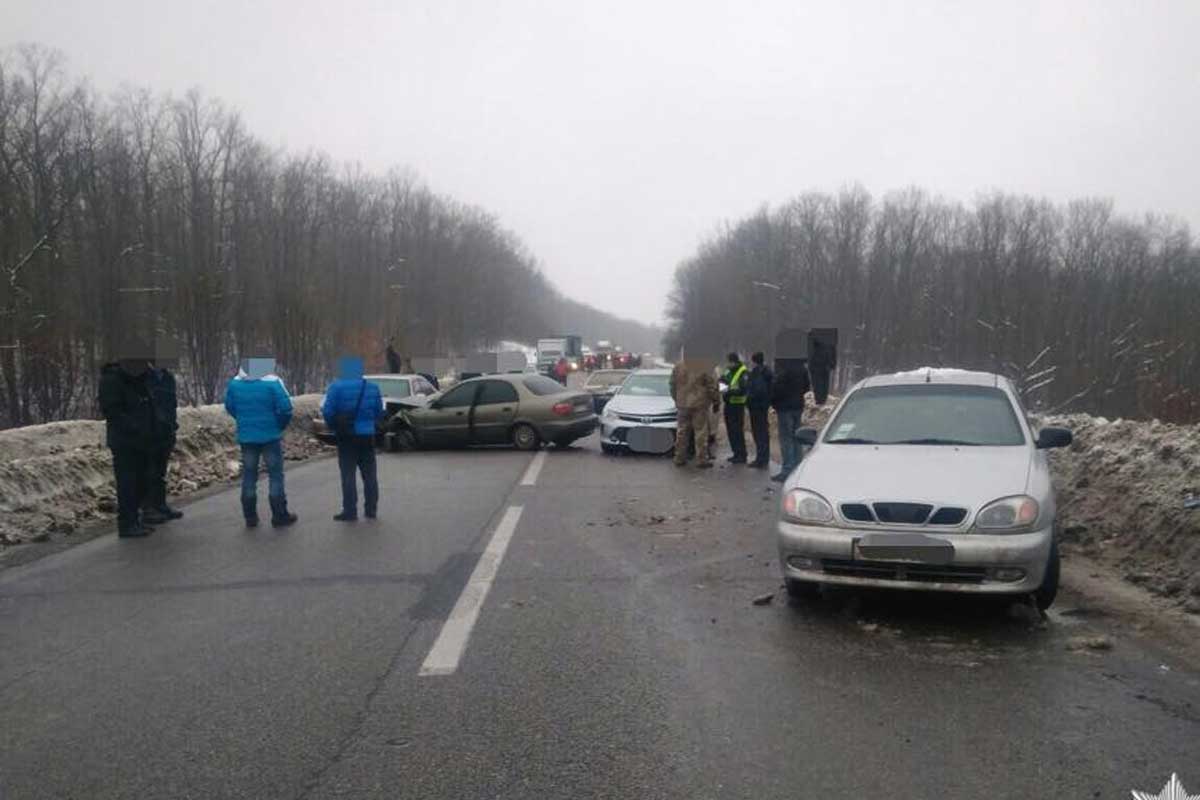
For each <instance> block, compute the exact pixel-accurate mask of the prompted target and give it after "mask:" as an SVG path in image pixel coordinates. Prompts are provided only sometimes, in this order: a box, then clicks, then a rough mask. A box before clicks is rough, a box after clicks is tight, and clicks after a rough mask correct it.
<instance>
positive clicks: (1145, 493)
mask: <svg viewBox="0 0 1200 800" xmlns="http://www.w3.org/2000/svg"><path fill="white" fill-rule="evenodd" d="M1040 422H1041V424H1042V425H1059V426H1062V427H1064V428H1069V429H1070V430H1071V431H1072V432H1073V433H1074V435H1075V442H1074V444H1072V445H1071V447H1069V448H1066V449H1063V450H1057V451H1052V452H1051V454H1050V462H1051V465H1052V467H1053V470H1054V477H1055V484H1056V487H1057V490H1058V517H1059V522H1060V529H1061V536H1062V542H1063V543H1064V549H1065V550H1066V551H1067V552H1070V551H1071V550H1072V549H1078V550H1079V551H1081V552H1083V553H1084V554H1086V555H1088V556H1089V557H1091V558H1093V559H1095V560H1097V561H1100V562H1102V563H1104V564H1106V565H1108V566H1110V567H1112V568H1114V569H1115V570H1117V572H1118V573H1119V574H1121V575H1123V576H1124V577H1125V579H1126V580H1128V581H1130V582H1132V583H1136V584H1139V585H1141V586H1142V587H1143V588H1145V589H1147V590H1148V591H1150V592H1153V593H1154V594H1157V595H1160V596H1162V597H1167V598H1170V599H1172V600H1174V601H1176V602H1178V603H1179V604H1181V605H1184V606H1186V607H1187V608H1188V610H1190V611H1193V612H1196V613H1200V509H1197V510H1188V509H1185V508H1184V505H1183V502H1184V499H1185V498H1186V497H1189V496H1192V495H1194V494H1196V493H1197V491H1198V490H1200V474H1198V473H1197V470H1198V469H1200V425H1169V424H1166V423H1162V422H1157V421H1152V422H1135V421H1131V420H1116V421H1109V420H1106V419H1104V418H1102V417H1092V416H1088V415H1086V414H1071V415H1066V416H1055V417H1045V418H1043V419H1041V420H1040Z"/></svg>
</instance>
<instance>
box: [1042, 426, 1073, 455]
mask: <svg viewBox="0 0 1200 800" xmlns="http://www.w3.org/2000/svg"><path fill="white" fill-rule="evenodd" d="M1074 440H1075V437H1074V435H1073V434H1072V433H1071V432H1070V431H1069V430H1067V429H1066V428H1042V429H1041V431H1039V432H1038V438H1037V449H1038V450H1053V449H1054V448H1056V447H1069V446H1070V445H1071V442H1072V441H1074Z"/></svg>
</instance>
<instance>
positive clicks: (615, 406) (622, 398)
mask: <svg viewBox="0 0 1200 800" xmlns="http://www.w3.org/2000/svg"><path fill="white" fill-rule="evenodd" d="M604 408H605V410H606V411H607V410H608V409H610V408H611V409H612V411H613V413H614V414H668V413H670V412H672V411H674V410H675V401H674V400H672V399H671V398H669V397H645V396H642V397H639V396H637V395H632V394H618V395H616V396H615V397H613V399H612V400H609V401H608V405H606V406H605V407H604Z"/></svg>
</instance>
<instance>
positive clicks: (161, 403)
mask: <svg viewBox="0 0 1200 800" xmlns="http://www.w3.org/2000/svg"><path fill="white" fill-rule="evenodd" d="M173 361H174V359H173V358H172V357H171V356H170V355H167V354H163V355H162V356H160V357H158V358H156V360H155V365H154V367H153V368H152V369H150V370H149V371H148V372H147V373H146V383H147V385H148V386H149V387H150V399H151V402H152V403H153V405H154V442H153V447H152V448H151V450H150V456H149V459H150V463H149V474H148V476H147V486H146V496H145V497H143V498H142V522H143V523H149V524H151V525H158V524H160V523H163V522H170V521H171V520H173V519H179V518H180V517H182V516H183V512H182V511H176V510H175V509H174V508H171V506H169V505H168V504H167V465H168V464H170V463H171V452H172V451H173V450H174V449H175V433H176V431H178V430H179V421H178V408H179V397H178V394H177V392H176V389H175V376H174V375H172V374H171V371H170V370H169V369H168V367H169V366H172V365H173Z"/></svg>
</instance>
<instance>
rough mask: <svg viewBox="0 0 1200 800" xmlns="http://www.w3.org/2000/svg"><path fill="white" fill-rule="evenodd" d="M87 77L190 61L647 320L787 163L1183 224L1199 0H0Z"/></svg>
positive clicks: (202, 78) (820, 183) (829, 181)
mask: <svg viewBox="0 0 1200 800" xmlns="http://www.w3.org/2000/svg"><path fill="white" fill-rule="evenodd" d="M21 41H36V42H41V43H44V44H47V45H49V46H52V47H56V48H59V49H61V50H62V51H63V52H64V53H65V54H66V56H67V57H68V62H67V66H68V68H69V69H70V70H71V71H72V72H74V73H76V74H85V75H89V76H90V77H91V79H92V81H93V83H94V85H95V86H96V87H97V88H98V89H100V90H103V91H108V90H110V89H115V88H116V87H117V86H119V85H120V84H121V83H131V84H136V85H147V86H151V87H153V88H155V89H158V90H162V91H171V92H173V93H176V94H181V93H182V92H183V91H184V90H185V89H187V88H189V87H192V86H199V87H201V88H202V89H204V90H205V92H207V93H208V94H210V95H212V96H215V97H217V98H220V99H221V100H223V101H225V102H227V103H229V104H231V105H233V106H235V107H237V108H238V109H240V111H241V113H242V115H243V117H244V119H245V120H246V123H247V127H248V128H249V130H251V131H253V132H254V133H256V134H257V135H260V136H263V137H265V138H266V139H267V140H268V141H270V142H272V143H276V144H278V145H280V146H284V147H287V148H288V149H290V150H296V151H304V150H308V149H310V148H311V149H316V150H321V151H325V152H328V153H329V154H330V155H331V156H333V157H334V158H336V159H338V160H346V161H358V162H361V163H362V164H363V165H364V166H366V167H368V168H370V169H372V170H382V169H385V168H387V167H389V166H392V165H407V166H410V167H412V168H413V169H415V170H416V171H417V172H419V173H420V174H421V175H422V176H423V177H424V178H425V179H426V180H427V181H428V182H429V183H430V184H431V185H432V186H433V187H434V188H435V189H437V190H438V191H442V192H448V193H450V194H453V195H455V196H456V197H457V198H459V199H460V200H463V201H466V202H471V203H478V204H480V205H483V206H485V207H487V208H489V209H490V210H492V211H494V212H495V213H496V214H497V215H499V217H500V218H501V219H502V221H503V223H504V224H505V225H506V226H507V227H509V228H510V229H512V230H513V231H514V232H515V233H517V234H518V235H519V236H520V237H521V238H522V239H523V240H524V241H525V242H526V243H527V244H528V245H529V247H530V249H531V250H532V251H533V252H534V253H535V254H536V255H537V256H538V257H539V258H540V260H541V261H542V263H543V266H544V269H545V272H546V274H547V275H548V276H549V277H550V278H551V279H552V280H553V281H554V282H555V283H556V284H557V285H558V286H559V287H560V288H562V289H563V290H564V291H565V292H567V293H568V294H569V295H571V296H573V297H575V298H578V299H581V300H586V301H588V302H590V303H593V304H595V305H597V306H598V307H601V308H603V309H606V310H610V311H613V312H616V313H619V314H622V315H624V316H630V317H633V318H637V319H641V320H644V321H650V322H656V321H660V320H661V319H662V313H663V307H664V301H665V297H666V294H667V292H668V290H669V287H670V281H671V275H672V272H673V270H674V268H675V266H676V264H677V263H678V262H679V260H680V259H682V258H684V257H686V256H687V255H689V254H690V253H692V252H694V250H695V248H696V245H697V243H698V242H699V241H700V240H701V239H703V238H704V237H705V236H706V235H707V234H708V233H709V232H711V231H712V230H714V228H715V226H716V225H718V224H719V223H720V222H721V221H722V220H727V219H733V218H736V217H739V216H741V215H744V214H745V213H747V212H748V211H751V210H753V209H754V208H756V207H758V206H760V205H761V204H763V203H768V202H770V203H776V202H780V201H783V200H785V199H787V198H788V197H789V196H791V195H793V194H796V193H798V192H800V191H803V190H806V189H814V188H815V189H824V190H836V189H837V188H838V187H840V186H842V185H845V184H848V183H861V184H862V185H863V186H864V187H866V188H867V189H868V190H870V191H871V192H873V193H876V194H882V193H884V192H886V191H888V190H891V189H898V188H902V187H904V186H907V185H909V184H917V185H920V186H922V187H925V188H927V189H930V190H931V191H933V192H935V193H939V194H941V195H944V196H946V197H949V198H953V199H961V200H971V199H972V198H973V197H974V196H975V195H976V194H977V193H978V192H980V191H983V190H990V189H1002V190H1006V191H1012V192H1020V193H1031V194H1036V195H1045V196H1048V197H1050V198H1051V199H1054V200H1066V199H1070V198H1075V197H1081V196H1104V197H1111V198H1113V199H1114V200H1115V201H1116V205H1117V208H1118V209H1119V210H1121V211H1127V212H1142V211H1154V212H1160V213H1166V214H1173V215H1177V216H1179V217H1181V218H1183V219H1185V220H1187V221H1189V222H1190V223H1191V224H1193V225H1196V224H1197V223H1200V180H1197V179H1198V178H1200V155H1198V154H1197V147H1196V142H1198V141H1200V109H1198V107H1197V104H1196V102H1195V98H1196V92H1197V90H1200V69H1198V67H1200V55H1198V52H1200V50H1198V49H1197V48H1196V42H1198V41H1200V3H1195V2H1191V1H1190V0H1182V1H1181V2H1142V3H1136V4H1135V3H1107V2H1105V3H1101V2H1095V1H1094V0H1093V1H1089V2H1055V3H1044V2H1004V3H990V4H987V5H984V4H981V3H969V4H968V3H961V2H947V3H933V2H927V3H917V2H908V3H903V4H900V3H836V4H835V3H811V4H804V3H799V2H794V1H792V0H782V1H780V2H774V1H772V2H766V1H765V0H763V1H762V2H756V3H753V4H747V3H734V2H728V3H716V2H696V0H688V1H687V2H659V3H653V4H651V3H645V2H606V3H586V4H585V3H567V2H553V3H552V2H544V3H535V2H446V1H445V0H439V2H436V3H414V2H409V3H401V2H376V3H366V2H342V3H329V2H321V3H315V2H314V3H310V2H297V1H296V0H264V1H263V2H207V3H190V4H184V3H155V2H135V1H134V0H106V2H104V3H96V2H94V1H92V2H84V1H82V0H58V1H57V2H55V3H53V4H52V5H51V4H47V3H44V2H40V1H37V0H4V13H3V26H2V29H0V45H9V44H14V43H16V42H21Z"/></svg>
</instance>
